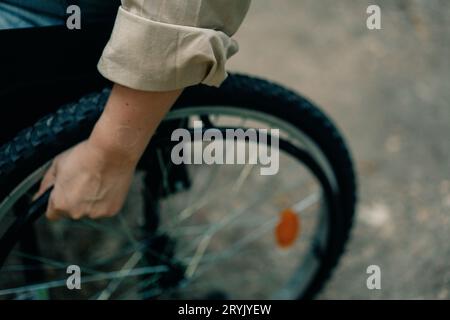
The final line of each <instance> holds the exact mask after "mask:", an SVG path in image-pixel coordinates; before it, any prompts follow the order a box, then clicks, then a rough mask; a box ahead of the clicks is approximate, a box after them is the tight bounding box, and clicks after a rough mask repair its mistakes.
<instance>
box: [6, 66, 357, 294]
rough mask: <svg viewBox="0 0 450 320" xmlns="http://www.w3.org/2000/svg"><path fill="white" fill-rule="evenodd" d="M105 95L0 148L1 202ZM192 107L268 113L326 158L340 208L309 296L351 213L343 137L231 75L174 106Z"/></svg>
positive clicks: (68, 140)
mask: <svg viewBox="0 0 450 320" xmlns="http://www.w3.org/2000/svg"><path fill="white" fill-rule="evenodd" d="M109 92H110V90H109V89H105V90H103V91H102V92H100V93H95V94H90V95H87V96H85V97H83V98H82V99H81V100H80V101H78V102H76V103H72V104H69V105H66V106H64V107H62V108H60V109H59V110H58V111H57V112H56V113H54V114H50V115H48V116H46V117H44V118H42V119H41V120H39V121H38V122H37V123H36V124H35V125H34V126H32V127H30V128H27V129H25V130H23V131H22V132H20V133H19V134H18V135H17V136H16V137H15V138H14V139H13V140H12V141H10V142H8V143H6V144H5V145H3V146H1V147H0V180H1V182H2V183H1V186H0V203H1V202H2V201H3V199H4V198H5V197H6V196H7V195H8V194H9V193H10V192H12V190H13V189H14V188H15V187H16V186H17V185H18V184H19V183H20V182H21V181H23V180H24V179H25V178H26V177H27V176H29V175H30V174H31V173H32V172H34V171H35V170H37V169H38V168H39V167H41V166H42V165H44V164H45V163H47V162H48V161H50V160H51V159H52V158H54V157H55V156H56V155H58V154H59V153H61V152H62V151H64V150H66V149H68V148H69V147H71V146H73V145H75V144H77V143H78V142H81V141H83V140H85V139H86V138H87V137H88V135H89V133H90V131H91V130H92V127H93V126H94V124H95V122H96V120H97V119H98V117H99V116H100V114H101V112H102V109H103V106H104V105H105V103H106V101H107V98H108V96H109ZM194 105H197V106H205V105H208V106H211V107H214V106H224V105H226V106H237V107H241V108H246V109H252V110H255V111H259V112H264V113H267V114H270V115H272V116H275V117H277V118H280V119H282V120H284V121H287V122H289V123H291V124H292V125H294V126H295V127H297V128H299V129H301V131H302V132H303V133H304V134H306V135H307V136H308V137H309V138H310V139H312V140H313V141H314V142H315V143H316V145H317V146H319V147H320V149H321V151H322V152H323V154H324V155H325V157H326V158H327V160H328V162H329V164H330V165H331V167H332V170H333V171H334V174H335V176H336V179H337V183H338V188H339V194H338V195H337V197H338V199H339V206H340V210H339V212H338V213H337V214H336V217H334V218H333V224H332V232H331V239H330V240H329V241H328V242H329V243H328V245H327V248H326V250H325V252H324V253H323V256H322V263H321V266H320V268H319V270H318V272H317V273H316V275H315V277H314V278H313V280H312V281H311V283H310V284H309V286H308V289H307V290H306V292H305V293H304V295H303V296H302V297H299V298H303V299H311V298H313V297H314V296H315V295H316V294H317V293H318V292H319V291H320V290H321V288H322V287H323V285H324V284H325V282H326V281H327V280H328V278H329V277H330V275H331V272H332V270H333V269H334V268H335V266H336V264H337V262H338V260H339V258H340V256H341V255H342V253H343V251H344V248H345V244H346V242H347V240H348V238H349V234H350V230H351V228H352V222H353V217H354V213H355V204H356V177H355V173H354V170H353V164H352V160H351V157H350V153H349V151H348V149H347V147H346V144H345V141H344V139H343V138H342V136H341V135H340V133H339V131H338V130H337V129H336V127H335V125H334V124H333V123H332V122H331V121H330V120H329V118H328V117H327V116H326V115H325V114H324V113H323V112H321V111H320V110H319V109H318V108H317V107H315V106H314V105H313V104H312V103H311V102H309V101H308V100H306V99H305V98H303V97H301V96H299V95H298V94H296V93H294V92H293V91H290V90H288V89H286V88H283V87H282V86H279V85H276V84H274V83H271V82H268V81H265V80H261V79H257V78H253V77H249V76H244V75H237V74H232V75H230V76H229V77H228V79H227V80H226V81H225V82H224V83H223V84H222V86H221V87H220V88H212V87H207V86H202V85H200V86H196V87H191V88H189V89H186V90H185V92H184V93H183V95H182V97H181V98H180V99H179V101H178V102H177V103H176V105H175V106H174V108H176V109H178V108H183V107H186V106H194ZM0 245H1V244H0Z"/></svg>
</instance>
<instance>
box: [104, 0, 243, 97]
mask: <svg viewBox="0 0 450 320" xmlns="http://www.w3.org/2000/svg"><path fill="white" fill-rule="evenodd" d="M250 1H251V0H122V6H121V7H120V8H119V13H118V15H117V18H116V23H115V26H114V29H113V33H112V35H111V39H110V40H109V42H108V44H107V45H106V48H105V49H104V51H103V55H102V57H101V59H100V61H99V63H98V69H99V71H100V73H101V74H102V75H103V76H104V77H106V78H107V79H109V80H111V81H113V82H115V83H119V84H121V85H124V86H127V87H131V88H134V89H138V90H145V91H169V90H175V89H180V88H185V87H188V86H192V85H196V84H199V83H204V84H206V85H210V86H219V85H220V84H221V83H222V82H223V81H224V80H225V79H226V77H227V73H226V70H225V63H226V62H227V60H228V59H229V58H230V57H231V56H232V55H234V54H235V53H236V52H237V51H238V44H237V42H236V41H235V40H234V39H232V38H231V36H232V35H233V34H234V33H235V32H236V31H237V29H238V28H239V26H240V24H241V23H242V20H243V19H244V17H245V15H246V13H247V11H248V8H249V6H250Z"/></svg>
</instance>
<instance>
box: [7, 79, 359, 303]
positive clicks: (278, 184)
mask: <svg viewBox="0 0 450 320" xmlns="http://www.w3.org/2000/svg"><path fill="white" fill-rule="evenodd" d="M108 95H109V89H105V90H104V91H103V92H100V93H94V94H90V95H87V96H85V97H83V98H82V99H81V100H80V101H78V102H76V103H72V104H70V105H67V106H64V107H62V108H60V109H59V110H58V111H57V112H56V113H55V114H51V115H48V116H46V117H45V118H43V119H41V120H40V121H38V122H37V123H36V124H35V125H34V126H33V127H30V128H28V129H26V130H24V131H22V132H21V133H19V134H18V135H17V136H16V137H15V138H14V140H12V141H11V142H9V143H7V144H5V145H3V146H2V147H1V148H0V179H1V181H2V183H1V186H0V252H1V253H2V254H3V256H4V257H5V259H3V261H0V299H154V298H159V299H173V298H176V299H204V298H223V299H273V298H275V299H299V298H306V299H309V298H313V297H314V296H315V295H316V294H317V293H318V292H319V291H320V289H321V288H322V286H323V285H324V284H325V282H326V280H327V279H328V278H329V276H330V274H331V272H332V270H333V269H334V267H335V266H336V264H337V262H338V260H339V257H340V256H341V254H342V253H343V251H344V247H345V243H346V241H347V239H348V237H349V233H350V230H351V227H352V221H353V216H354V212H355V202H356V183H355V174H354V170H353V165H352V161H351V157H350V154H349V151H348V149H347V148H346V144H345V142H344V140H343V138H342V136H341V135H340V133H339V131H338V130H337V129H336V127H335V126H334V125H333V123H332V122H331V121H330V120H329V119H328V118H327V117H326V116H325V115H324V114H323V113H322V112H321V111H319V109H318V108H317V107H315V106H314V105H313V104H312V103H311V102H309V101H308V100H306V99H305V98H303V97H300V96H299V95H297V94H296V93H294V92H292V91H289V90H287V89H285V88H283V87H281V86H279V85H276V84H273V83H270V82H267V81H265V80H260V79H256V78H252V77H248V76H243V75H230V76H229V78H228V79H227V80H226V81H225V83H224V84H223V85H222V86H221V87H220V88H211V87H206V86H197V87H192V88H189V89H187V90H186V91H185V92H184V93H183V95H182V97H181V98H180V99H179V101H178V102H177V104H176V105H175V106H174V108H173V109H172V111H171V112H170V113H169V115H168V116H167V118H166V119H165V120H164V122H163V123H162V125H161V126H160V128H159V129H158V132H157V133H156V134H155V136H154V138H153V139H152V142H151V143H150V145H149V147H148V148H147V151H146V152H145V154H144V156H143V157H142V159H141V161H140V163H139V166H138V169H137V171H136V175H135V179H134V182H133V185H132V188H131V191H130V193H129V196H128V199H127V202H126V204H125V207H124V208H123V209H122V211H121V213H120V214H119V215H118V216H117V217H115V218H111V219H106V220H80V221H68V220H64V221H58V222H48V221H47V220H46V219H45V218H42V219H39V220H37V221H36V222H35V223H33V224H32V225H30V226H27V227H26V228H24V230H21V232H20V233H17V238H16V239H15V243H14V246H13V247H12V248H7V246H6V245H4V243H2V240H3V236H4V235H5V234H6V233H7V232H8V229H9V228H10V226H11V225H12V224H13V223H14V221H16V220H17V219H20V218H21V215H23V214H24V212H25V210H26V208H28V206H29V205H30V201H31V197H32V195H33V194H34V192H35V191H36V189H37V186H38V185H39V182H40V179H41V178H42V176H43V174H44V172H45V169H46V168H47V167H48V165H49V163H50V162H51V161H52V159H53V158H54V157H55V156H56V155H58V154H59V153H61V152H63V151H65V150H67V149H68V148H70V147H72V146H74V145H75V144H77V143H79V142H81V141H83V140H84V139H86V138H87V137H88V135H89V133H90V131H91V130H92V128H93V125H94V123H95V122H96V120H97V119H98V117H99V116H100V114H101V111H102V108H103V106H104V105H105V103H106V100H107V98H108ZM199 123H200V124H201V126H200V127H198V124H199ZM177 128H183V129H185V130H187V131H189V132H192V133H193V136H194V137H195V136H196V135H195V132H200V133H204V132H205V131H206V130H207V129H215V130H216V131H217V132H225V131H226V130H228V129H242V130H246V129H265V130H270V129H278V131H277V133H276V138H277V139H278V141H279V170H278V173H277V174H275V175H261V168H262V165H261V164H258V163H250V161H247V162H246V163H242V164H236V165H227V164H213V165H207V164H203V163H198V164H174V163H172V161H171V157H170V155H171V151H172V150H173V147H174V141H172V139H171V134H172V132H173V130H175V129H177ZM268 132H270V131H268ZM200 136H201V135H198V136H197V137H200ZM272 136H273V135H272ZM223 140H224V142H225V145H227V144H228V145H231V146H234V147H235V148H240V149H239V150H241V151H245V152H246V155H247V156H248V159H247V160H249V159H250V158H251V157H252V156H254V154H252V152H253V153H254V152H255V150H258V149H257V148H254V146H253V145H252V143H253V144H254V142H251V141H249V140H246V139H241V140H239V139H234V138H233V139H231V140H230V139H228V140H227V136H226V135H225V134H224V135H223ZM256 144H257V146H258V147H259V148H266V149H270V144H269V143H267V141H260V140H259V141H257V142H256ZM205 145H208V142H205V141H202V140H198V139H193V140H192V141H191V142H190V145H189V146H188V147H192V150H194V151H193V152H194V153H195V150H201V147H203V146H205ZM196 147H198V148H199V149H196ZM236 150H237V149H236ZM292 230H294V231H292ZM286 237H287V238H289V239H288V240H286ZM2 254H0V256H1V255H2ZM72 265H76V266H79V267H80V270H81V289H80V290H70V289H69V288H68V287H67V278H68V277H69V276H70V275H68V274H67V268H68V267H69V266H72Z"/></svg>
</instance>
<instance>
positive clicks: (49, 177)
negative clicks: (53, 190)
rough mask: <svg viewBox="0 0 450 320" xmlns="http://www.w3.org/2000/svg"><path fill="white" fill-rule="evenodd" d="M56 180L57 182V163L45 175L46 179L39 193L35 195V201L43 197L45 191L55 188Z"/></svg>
mask: <svg viewBox="0 0 450 320" xmlns="http://www.w3.org/2000/svg"><path fill="white" fill-rule="evenodd" d="M55 180H56V165H55V161H53V163H52V165H51V166H50V168H49V169H48V170H47V172H46V173H45V175H44V178H43V179H42V181H41V184H40V186H39V190H38V192H36V193H35V194H34V196H33V201H34V200H36V199H37V198H39V197H40V196H41V195H43V194H44V192H45V191H47V190H48V189H49V188H50V187H51V186H53V185H54V184H55Z"/></svg>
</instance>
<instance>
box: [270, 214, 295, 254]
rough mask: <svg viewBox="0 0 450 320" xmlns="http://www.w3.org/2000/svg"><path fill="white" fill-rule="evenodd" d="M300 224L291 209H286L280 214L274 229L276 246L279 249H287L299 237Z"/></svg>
mask: <svg viewBox="0 0 450 320" xmlns="http://www.w3.org/2000/svg"><path fill="white" fill-rule="evenodd" d="M300 228H301V222H300V218H299V217H298V215H297V214H296V213H295V212H294V211H293V210H292V209H286V210H284V211H283V212H281V214H280V221H279V222H278V225H277V227H276V229H275V237H276V239H277V244H278V246H279V247H281V248H289V247H291V246H292V245H293V244H294V243H295V240H297V238H298V237H299V235H300Z"/></svg>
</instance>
